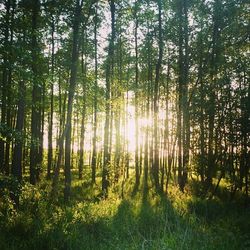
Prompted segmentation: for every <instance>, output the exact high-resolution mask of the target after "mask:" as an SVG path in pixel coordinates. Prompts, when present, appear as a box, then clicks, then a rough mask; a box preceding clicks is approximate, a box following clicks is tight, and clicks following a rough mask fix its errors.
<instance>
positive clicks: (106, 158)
mask: <svg viewBox="0 0 250 250" xmlns="http://www.w3.org/2000/svg"><path fill="white" fill-rule="evenodd" d="M109 3H110V11H111V39H110V42H109V50H108V61H107V66H106V104H105V117H106V118H105V126H104V152H103V170H102V192H103V195H104V196H105V197H106V196H107V195H108V187H109V168H110V166H109V165H110V154H111V152H110V138H111V133H112V131H110V125H111V124H110V123H111V122H112V120H111V121H110V119H111V114H110V111H111V110H110V94H111V85H110V83H111V82H112V73H113V72H112V69H113V60H114V58H113V57H114V41H115V3H114V0H110V2H109Z"/></svg>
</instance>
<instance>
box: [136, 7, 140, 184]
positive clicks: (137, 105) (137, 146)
mask: <svg viewBox="0 0 250 250" xmlns="http://www.w3.org/2000/svg"><path fill="white" fill-rule="evenodd" d="M135 4H136V5H135V183H136V186H139V182H140V173H139V143H138V137H139V124H138V112H139V104H138V80H139V69H138V41H137V37H138V35H137V33H138V18H137V11H138V10H137V7H138V6H137V3H135Z"/></svg>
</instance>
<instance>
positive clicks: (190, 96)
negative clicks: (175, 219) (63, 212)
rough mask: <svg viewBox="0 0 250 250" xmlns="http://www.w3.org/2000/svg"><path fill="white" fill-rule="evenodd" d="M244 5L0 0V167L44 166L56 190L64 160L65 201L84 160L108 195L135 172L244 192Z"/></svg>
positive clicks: (29, 173)
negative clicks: (221, 184) (224, 185)
mask: <svg viewBox="0 0 250 250" xmlns="http://www.w3.org/2000/svg"><path fill="white" fill-rule="evenodd" d="M248 11H249V6H248V5H247V1H245V0H206V1H199V0H138V1H132V0H120V1H116V0H108V1H104V0H100V1H98V0H88V1H83V0H67V1H59V0H25V1H24V0H4V1H2V3H1V4H0V23H1V26H0V55H1V57H0V63H1V68H0V77H1V85H0V96H1V99H0V100H1V102H0V115H1V118H0V119H1V124H0V171H1V179H4V178H5V177H4V176H10V177H11V179H13V180H15V181H17V182H18V183H20V184H21V183H22V182H23V180H27V179H26V177H29V181H30V183H31V184H33V185H36V184H37V183H38V182H39V181H41V179H42V178H47V179H49V180H51V183H52V184H51V185H52V191H51V193H52V196H53V197H56V195H57V192H58V191H59V190H58V189H59V185H58V182H59V177H60V174H61V170H62V169H63V171H64V180H65V188H64V197H65V200H66V201H68V200H69V199H70V194H71V175H72V171H78V173H79V174H78V175H79V178H80V179H82V178H83V173H84V171H86V169H88V168H89V169H90V170H91V173H92V174H91V180H90V181H92V183H93V184H96V185H101V187H102V194H103V195H104V196H107V195H108V190H109V187H110V186H111V185H115V184H118V183H121V185H124V183H125V181H126V179H127V178H128V177H129V175H130V173H135V177H134V178H135V183H136V185H137V186H138V185H139V183H140V182H141V181H142V180H143V181H144V184H145V187H146V186H147V183H148V181H149V179H150V180H151V181H152V183H153V185H154V187H155V188H156V190H157V191H159V192H162V191H166V192H167V190H168V184H169V183H170V182H173V183H176V184H178V186H179V188H180V190H182V191H183V192H184V191H185V186H186V184H187V183H188V181H189V180H190V179H195V180H198V181H200V182H201V184H202V186H203V188H204V194H210V195H213V193H214V192H216V189H217V188H218V186H219V185H220V183H221V180H225V181H226V183H227V184H228V186H230V188H231V193H232V195H234V193H235V192H236V191H237V190H241V191H242V192H243V193H244V194H245V196H246V198H248V194H249V166H250V164H249V161H250V151H249V146H250V127H249V125H250V118H249V115H250V81H249V69H250V65H249V47H248V45H247V42H248V39H249V37H248V31H249V30H248V17H249V14H248V13H249V12H248ZM132 128H133V130H134V134H131V131H130V130H131V129H132ZM131 144H132V146H131ZM131 148H132V150H131ZM99 173H100V175H99ZM98 180H99V181H98ZM100 183H101V184H100ZM12 186H13V187H11V188H14V185H12ZM12 199H13V200H14V201H15V203H16V204H17V205H18V200H19V198H18V192H14V191H13V192H12Z"/></svg>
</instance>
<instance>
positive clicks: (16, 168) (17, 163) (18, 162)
mask: <svg viewBox="0 0 250 250" xmlns="http://www.w3.org/2000/svg"><path fill="white" fill-rule="evenodd" d="M18 92H19V100H18V111H17V121H16V131H18V132H19V133H20V138H18V139H16V141H15V146H14V149H13V159H12V167H11V174H12V175H13V176H14V177H15V178H16V179H17V180H18V182H21V180H22V150H23V138H22V133H23V127H24V109H25V84H24V80H23V79H22V80H20V82H19V90H18ZM12 199H13V201H14V202H15V204H16V206H17V207H18V206H19V195H18V194H17V193H16V192H15V191H14V192H12Z"/></svg>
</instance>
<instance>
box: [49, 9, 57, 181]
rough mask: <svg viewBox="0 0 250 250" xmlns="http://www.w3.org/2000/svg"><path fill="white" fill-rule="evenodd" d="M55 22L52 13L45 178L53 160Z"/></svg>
mask: <svg viewBox="0 0 250 250" xmlns="http://www.w3.org/2000/svg"><path fill="white" fill-rule="evenodd" d="M54 33H55V23H54V17H53V14H52V23H51V43H52V48H51V50H52V51H51V82H50V114H49V129H48V166H47V178H48V179H50V178H51V169H52V166H51V165H52V160H53V145H52V134H53V115H54V72H55V41H54Z"/></svg>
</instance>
